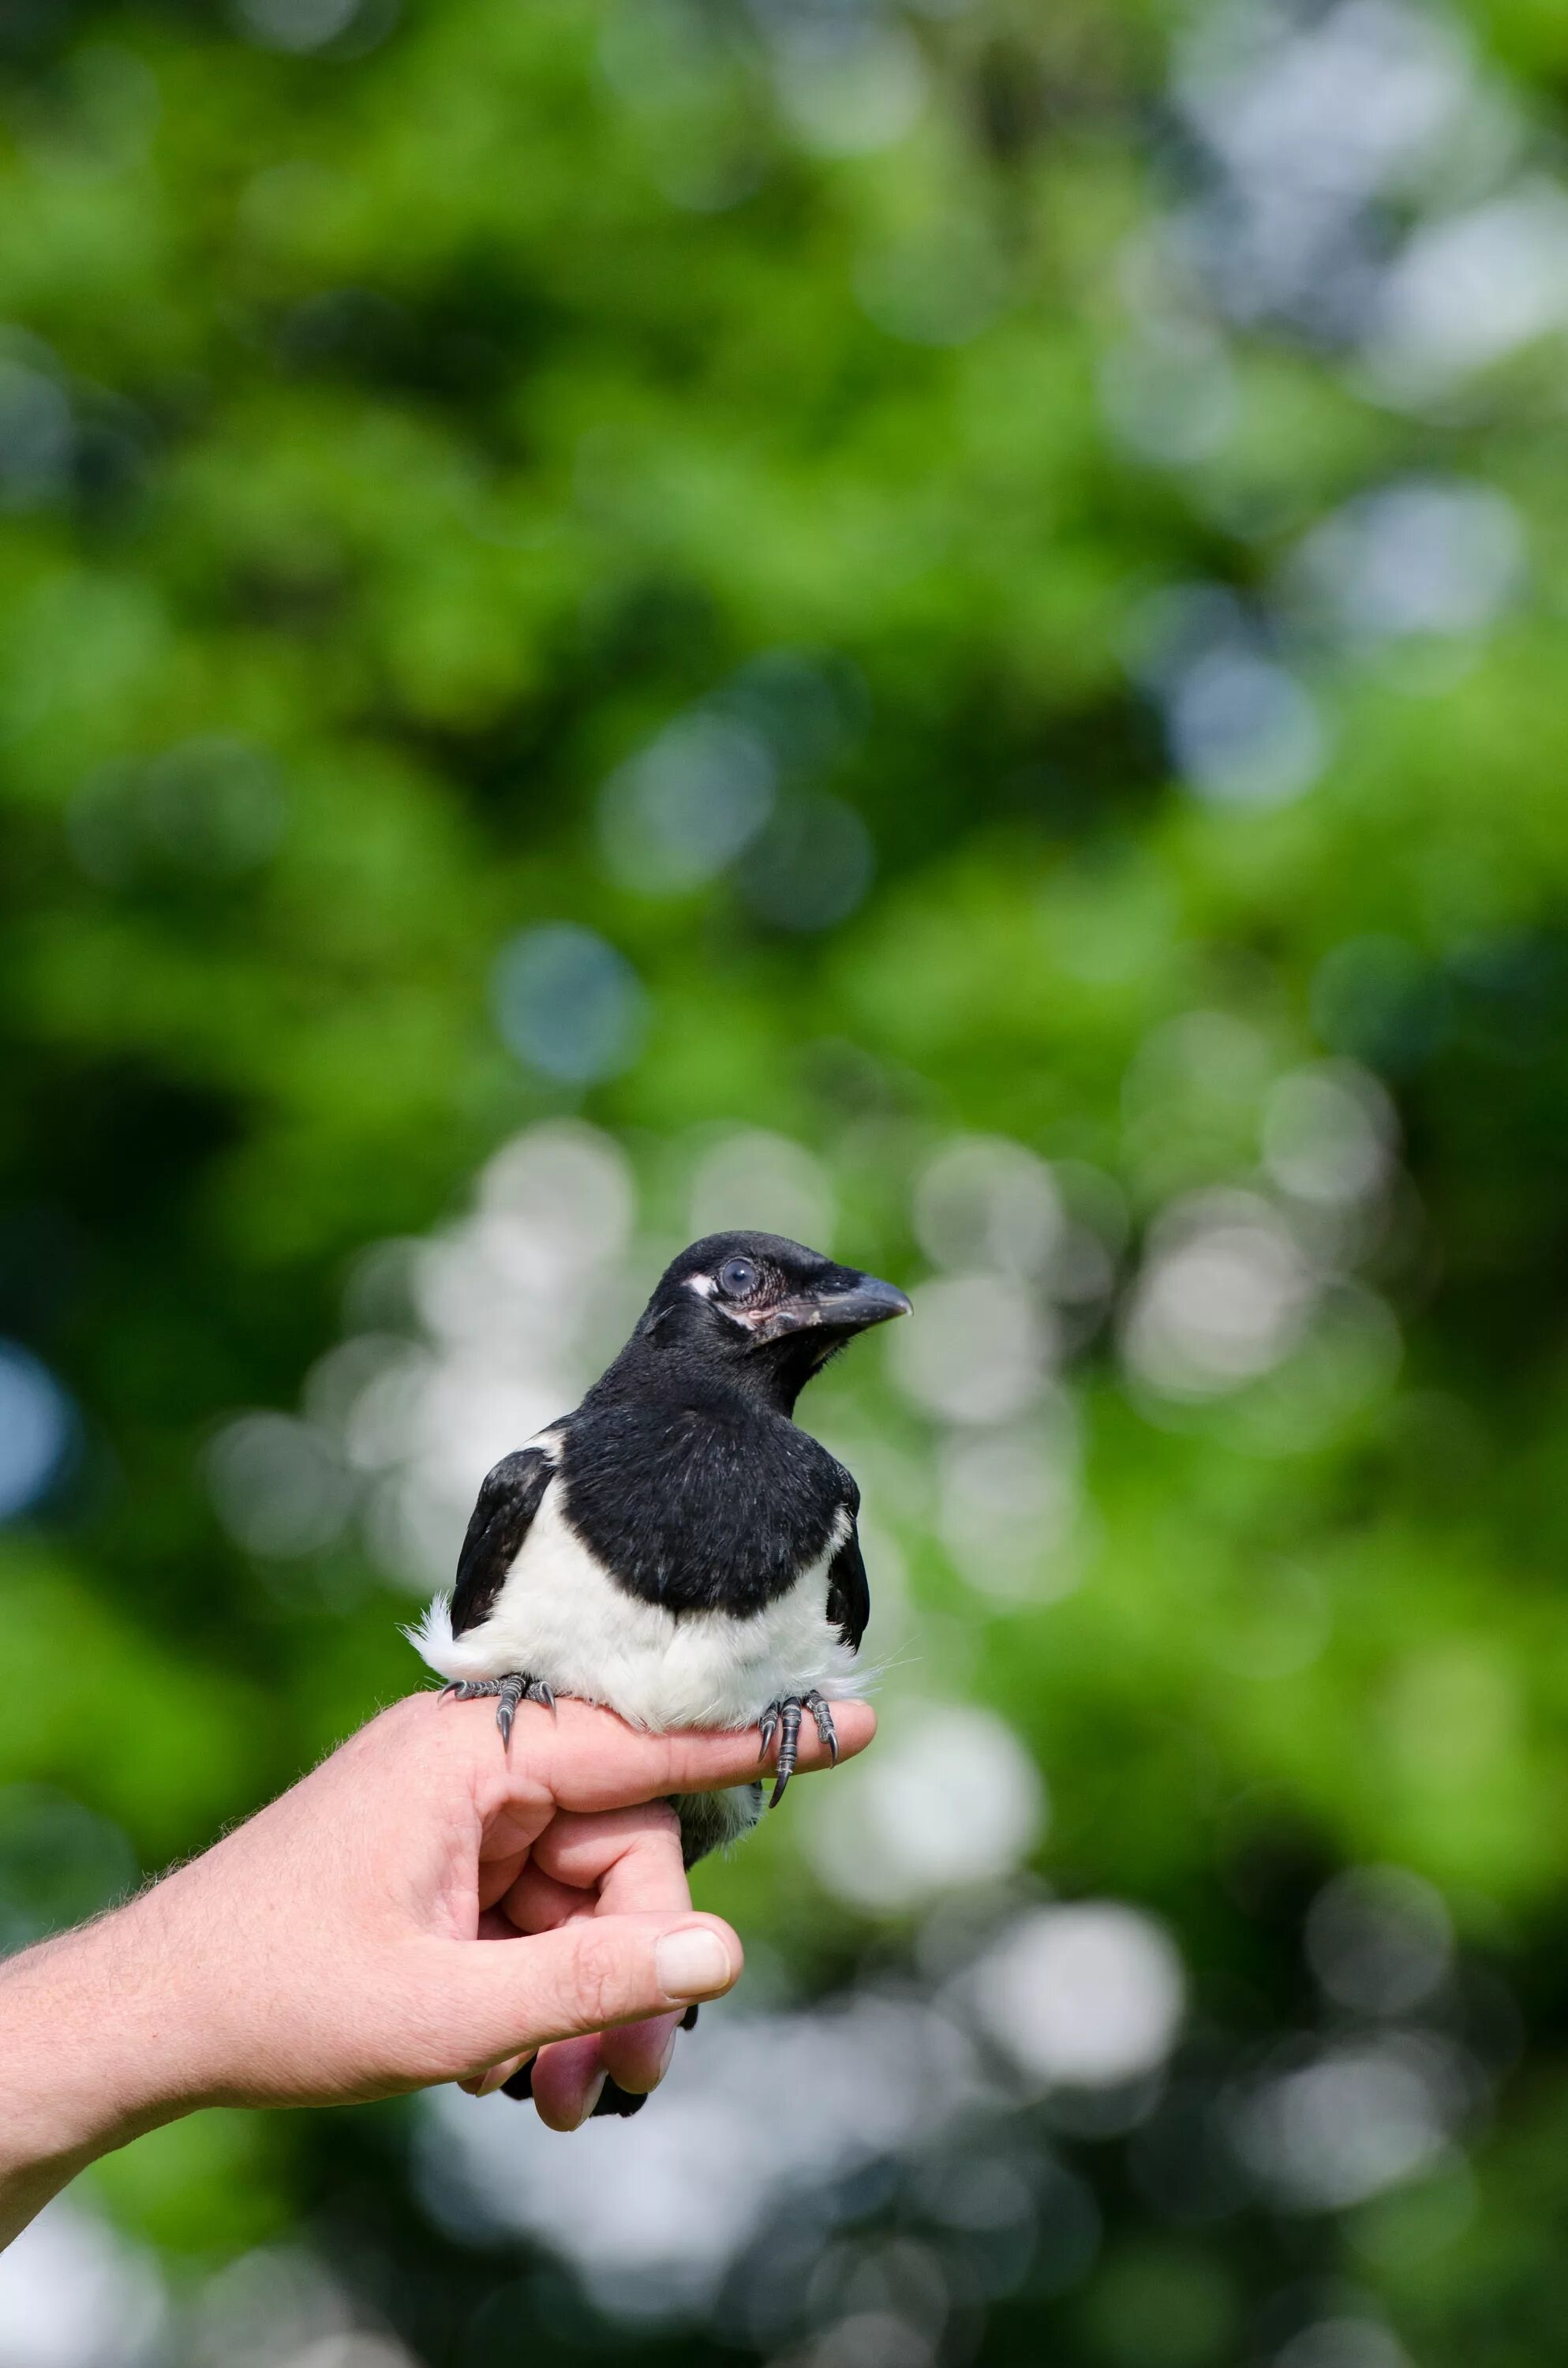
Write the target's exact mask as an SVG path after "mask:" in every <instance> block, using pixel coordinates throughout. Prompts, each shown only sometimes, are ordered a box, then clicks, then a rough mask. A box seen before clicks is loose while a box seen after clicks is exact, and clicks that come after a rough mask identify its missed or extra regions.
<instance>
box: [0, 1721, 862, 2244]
mask: <svg viewBox="0 0 1568 2368" xmlns="http://www.w3.org/2000/svg"><path fill="white" fill-rule="evenodd" d="M835 1718H836V1721H837V1725H838V1736H839V1745H840V1756H841V1757H846V1758H847V1757H849V1756H850V1755H852V1754H853V1753H855V1752H858V1751H861V1750H863V1749H864V1748H865V1747H866V1745H867V1744H868V1743H869V1741H870V1739H871V1735H872V1732H873V1730H874V1726H875V1721H874V1719H873V1717H872V1714H871V1712H870V1710H869V1707H868V1706H867V1705H866V1704H865V1703H863V1702H845V1703H842V1704H838V1705H835ZM826 1759H827V1753H826V1751H825V1749H824V1747H823V1746H822V1745H821V1744H820V1742H818V1741H817V1740H816V1739H815V1738H814V1737H807V1738H803V1739H802V1743H801V1762H800V1764H801V1769H802V1770H807V1769H810V1768H813V1767H816V1768H820V1767H822V1766H824V1765H825V1764H826ZM756 1773H757V1737H756V1730H755V1728H754V1729H752V1730H751V1731H750V1732H748V1733H744V1734H735V1735H728V1734H725V1735H709V1734H681V1735H663V1736H659V1735H643V1734H641V1733H639V1732H637V1731H636V1730H635V1729H633V1728H631V1727H629V1726H627V1725H623V1723H622V1722H621V1721H620V1720H619V1718H617V1717H616V1716H615V1715H614V1714H613V1713H611V1712H609V1711H605V1710H597V1709H593V1708H591V1707H590V1706H589V1705H588V1704H586V1703H585V1702H560V1703H559V1704H558V1706H557V1708H556V1710H555V1712H554V1713H551V1712H550V1711H547V1710H544V1709H542V1708H539V1707H536V1706H528V1707H527V1708H525V1710H524V1711H523V1712H522V1713H521V1714H520V1715H519V1717H518V1719H517V1725H516V1726H515V1728H514V1729H513V1733H512V1741H511V1748H510V1750H509V1751H506V1750H504V1749H503V1747H502V1743H501V1737H500V1736H499V1735H498V1733H497V1732H496V1726H495V1720H494V1712H493V1709H492V1707H491V1706H490V1705H489V1704H487V1703H485V1702H466V1703H457V1702H445V1701H443V1700H441V1699H440V1698H439V1697H438V1696H437V1695H435V1694H420V1695H415V1697H413V1699H412V1700H410V1701H407V1702H398V1703H397V1704H395V1705H394V1707H393V1708H392V1709H391V1710H387V1711H383V1712H382V1713H381V1715H380V1717H378V1718H374V1719H372V1720H371V1721H370V1723H369V1725H368V1726H365V1727H361V1728H360V1730H359V1732H358V1734H357V1735H355V1736H350V1738H349V1740H348V1741H347V1743H345V1744H344V1745H342V1747H341V1748H339V1749H338V1750H336V1751H335V1752H334V1753H333V1754H332V1756H331V1758H330V1759H325V1760H324V1761H323V1762H322V1764H321V1766H320V1767H319V1768H316V1769H313V1770H312V1772H311V1773H310V1774H309V1775H308V1776H306V1777H304V1778H303V1779H302V1780H301V1782H299V1783H298V1784H295V1785H293V1786H292V1787H291V1788H290V1791H288V1792H287V1793H283V1794H281V1795H280V1797H279V1798H278V1800H276V1801H273V1802H272V1803H270V1804H268V1806H267V1807H266V1808H265V1809H262V1810H261V1811H259V1812H258V1814H257V1815H256V1816H254V1817H252V1818H251V1819H250V1820H249V1821H248V1823H246V1824H245V1825H243V1826H241V1827H238V1828H236V1830H235V1831H234V1832H233V1833H232V1834H228V1835H225V1836H224V1838H223V1839H222V1841H220V1842H217V1843H215V1844H214V1846H213V1847H212V1849H210V1850H207V1851H206V1852H204V1853H203V1855H202V1856H201V1857H199V1858H198V1859H193V1860H192V1861H190V1862H189V1863H188V1864H187V1865H185V1866H182V1867H178V1868H176V1870H175V1872H174V1873H172V1874H167V1875H165V1877H164V1879H163V1880H162V1882H160V1883H157V1884H153V1886H152V1888H151V1889H150V1890H148V1891H145V1892H143V1893H142V1894H141V1895H140V1896H138V1897H137V1898H135V1899H133V1900H131V1901H130V1902H128V1904H127V1905H126V1906H125V1907H119V1908H116V1909H114V1910H113V1911H112V1912H111V1913H110V1914H108V1915H107V1916H103V1917H100V1918H98V1919H97V1921H96V1922H94V1923H92V1924H88V1925H85V1926H83V1927H82V1928H81V1929H80V1930H77V1931H74V1932H68V1933H65V1934H62V1936H61V1937H60V1938H59V1939H58V1940H55V1941H44V1942H42V1943H41V1944H40V1946H39V1947H37V1948H35V1949H29V1950H27V1951H26V1952H23V1954H22V1955H20V1956H18V1957H14V1958H12V1959H10V1960H9V1961H7V1962H6V1964H3V1965H0V2246H4V2245H5V2244H6V2243H8V2242H9V2241H10V2239H11V2237H14V2236H15V2235H16V2234H17V2230H18V2229H20V2228H22V2227H24V2226H26V2224H27V2223H28V2220H30V2219H31V2218H32V2216H33V2214H35V2213H36V2212H38V2211H39V2210H40V2208H41V2206H42V2205H43V2204H44V2203H47V2202H48V2201H49V2198H50V2197H51V2195H53V2194H55V2193H56V2192H58V2190H59V2189H61V2188H62V2187H63V2186H64V2185H65V2184H66V2182H67V2180H71V2179H73V2178H74V2176H75V2174H76V2172H77V2171H79V2170H81V2169H84V2168H85V2165H86V2164H88V2163H89V2162H92V2161H93V2160H94V2159H95V2158H96V2157H97V2156H99V2155H102V2154H108V2153H110V2152H112V2150H113V2149H114V2148H115V2147H116V2146H123V2145H125V2143H126V2142H127V2140H129V2139H131V2138H133V2137H137V2136H140V2135H142V2132H143V2131H146V2130H149V2129H153V2128H155V2127H156V2126H157V2125H158V2124H159V2123H164V2122H169V2121H173V2120H175V2119H176V2118H177V2117H178V2116H179V2115H180V2114H182V2113H187V2112H195V2111H197V2110H198V2109H199V2107H202V2106H206V2105H255V2106H261V2105H329V2104H341V2103H346V2102H347V2101H350V2100H365V2099H369V2098H375V2097H390V2096H397V2095H401V2094H403V2093H405V2092H406V2091H408V2090H410V2089H423V2088H427V2087H430V2086H432V2085H433V2084H435V2083H437V2082H440V2081H445V2080H455V2081H458V2082H460V2084H461V2085H462V2086H463V2087H464V2088H466V2089H471V2090H472V2091H474V2092H476V2093H480V2094H483V2093H485V2092H486V2091H488V2090H489V2089H494V2088H498V2087H499V2086H500V2084H501V2082H502V2081H503V2080H505V2079H506V2078H509V2077H510V2075H511V2074H512V2073H513V2072H514V2071H516V2070H517V2068H518V2067H519V2066H521V2065H523V2064H525V2063H527V2062H528V2059H529V2057H530V2056H532V2057H534V2059H535V2061H534V2075H533V2093H534V2110H535V2111H537V2112H538V2114H539V2116H540V2120H541V2121H543V2122H544V2123H546V2124H547V2125H548V2126H549V2127H550V2128H551V2129H554V2130H574V2129H576V2128H577V2127H579V2126H580V2124H581V2123H582V2122H583V2121H585V2119H586V2117H587V2115H588V2113H589V2112H591V2110H592V2107H593V2104H594V2101H595V2100H596V2098H597V2094H598V2089H599V2086H600V2083H601V2081H602V2078H603V2077H604V2075H605V2074H606V2073H607V2072H608V2073H610V2074H612V2075H613V2076H614V2078H616V2080H618V2081H619V2084H620V2086H621V2087H622V2088H623V2089H628V2090H631V2091H633V2092H641V2091H646V2090H648V2089H653V2088H655V2087H656V2086H657V2084H658V2082H659V2081H660V2080H661V2079H662V2078H663V2077H664V2073H665V2067H666V2066H667V2064H668V2062H669V2058H670V2055H671V2054H672V2052H673V2049H674V2044H675V2036H676V2030H677V2028H678V2025H679V2022H680V2019H681V2016H682V2015H683V2013H684V2012H685V2011H686V2009H687V2007H688V2006H689V2005H690V2004H692V2003H693V2002H694V2001H696V2000H699V1999H702V1998H718V1997H720V1996H721V1995H722V1993H723V1992H724V1991H725V1990H727V1989H730V1988H732V1987H733V1985H734V1984H735V1982H736V1981H737V1980H738V1979H739V1978H740V1974H741V1967H742V1954H741V1944H740V1941H739V1940H738V1939H737V1938H736V1936H735V1934H734V1933H733V1931H732V1930H731V1929H730V1927H729V1926H728V1925H727V1924H725V1923H723V1922H722V1920H721V1919H720V1918H718V1917H716V1916H700V1915H698V1914H697V1913H696V1912H695V1911H694V1910H693V1908H692V1906H691V1895H690V1892H689V1890H688V1888H687V1879H686V1874H685V1872H684V1870H683V1869H682V1866H681V1861H680V1838H679V1834H678V1831H677V1828H676V1819H675V1814H674V1812H673V1810H671V1809H670V1808H669V1807H668V1806H667V1805H666V1802H665V1796H666V1795H668V1794H670V1793H700V1792H709V1791H715V1790H719V1789H721V1788H722V1787H723V1786H725V1785H731V1784H741V1783H746V1782H750V1780H751V1779H752V1778H753V1777H755V1776H756ZM497 1944H499V1945H497ZM687 2044H698V2043H697V2042H695V2041H690V2042H687ZM528 2110H529V2109H528V2106H526V2105H522V2106H519V2107H517V2111H519V2112H528Z"/></svg>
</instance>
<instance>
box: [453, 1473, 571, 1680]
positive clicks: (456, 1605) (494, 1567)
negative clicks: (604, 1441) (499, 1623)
mask: <svg viewBox="0 0 1568 2368" xmlns="http://www.w3.org/2000/svg"><path fill="white" fill-rule="evenodd" d="M554 1477H555V1465H554V1464H553V1463H552V1462H551V1459H550V1457H549V1456H548V1455H546V1454H545V1453H544V1452H543V1451H542V1449H540V1448H538V1447H520V1448H519V1449H518V1450H517V1453H516V1454H515V1455H504V1456H503V1457H502V1459H501V1461H500V1463H497V1464H496V1466H495V1468H494V1471H493V1472H488V1473H486V1474H485V1476H484V1480H483V1485H482V1486H481V1488H480V1491H479V1502H478V1503H477V1505H475V1507H474V1508H473V1519H472V1520H471V1521H470V1523H469V1525H468V1535H467V1537H466V1538H464V1540H463V1544H462V1552H461V1554H459V1556H458V1576H457V1583H456V1585H455V1586H454V1587H453V1588H452V1634H453V1635H454V1636H460V1635H461V1634H463V1632H464V1630H465V1629H468V1628H477V1627H478V1625H479V1623H480V1622H481V1621H482V1620H484V1619H487V1618H488V1616H489V1614H490V1613H491V1611H494V1606H495V1599H496V1597H497V1596H498V1595H499V1594H500V1592H501V1584H502V1581H503V1580H504V1579H505V1577H506V1573H507V1572H508V1571H509V1570H510V1569H511V1567H512V1565H513V1563H514V1561H515V1560H516V1559H517V1549H518V1547H519V1546H520V1545H521V1544H522V1543H523V1540H524V1539H525V1538H526V1537H527V1536H528V1525H529V1523H530V1522H531V1521H532V1520H533V1517H534V1515H535V1514H536V1513H537V1512H538V1510H539V1508H540V1503H541V1501H542V1499H543V1497H544V1492H545V1490H546V1489H547V1488H548V1487H549V1486H550V1484H551V1480H553V1478H554Z"/></svg>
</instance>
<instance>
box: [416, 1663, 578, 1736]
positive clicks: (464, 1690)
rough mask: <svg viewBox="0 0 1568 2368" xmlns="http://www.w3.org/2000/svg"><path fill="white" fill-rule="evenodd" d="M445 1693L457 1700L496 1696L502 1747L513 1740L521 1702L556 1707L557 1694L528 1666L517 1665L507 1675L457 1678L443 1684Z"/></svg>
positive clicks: (497, 1722)
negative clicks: (489, 1695)
mask: <svg viewBox="0 0 1568 2368" xmlns="http://www.w3.org/2000/svg"><path fill="white" fill-rule="evenodd" d="M441 1691H442V1693H443V1694H450V1695H451V1696H452V1698H453V1700H454V1701H455V1702H477V1701H478V1699H479V1697H480V1696H481V1695H482V1694H494V1696H495V1724H496V1725H497V1726H498V1727H499V1728H500V1730H501V1742H502V1747H503V1748H505V1747H506V1745H507V1744H509V1743H510V1742H511V1740H512V1721H513V1720H514V1719H515V1718H516V1717H517V1704H518V1703H519V1702H542V1703H543V1704H544V1706H545V1708H546V1710H553V1709H554V1708H555V1695H554V1693H553V1691H551V1688H550V1687H549V1686H547V1685H546V1684H545V1682H544V1679H542V1678H530V1677H529V1676H528V1673H527V1671H526V1670H524V1669H513V1670H512V1671H511V1672H510V1673H509V1674H508V1675H507V1676H506V1677H504V1678H455V1679H453V1681H452V1683H451V1684H450V1685H449V1686H443V1687H442V1689H441Z"/></svg>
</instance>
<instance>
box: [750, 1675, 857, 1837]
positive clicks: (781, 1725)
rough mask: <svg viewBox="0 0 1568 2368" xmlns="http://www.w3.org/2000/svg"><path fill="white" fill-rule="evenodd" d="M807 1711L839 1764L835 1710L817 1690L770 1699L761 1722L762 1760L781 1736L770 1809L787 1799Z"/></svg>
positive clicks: (834, 1759) (759, 1754) (759, 1723)
mask: <svg viewBox="0 0 1568 2368" xmlns="http://www.w3.org/2000/svg"><path fill="white" fill-rule="evenodd" d="M807 1711H810V1712H811V1714H812V1719H813V1720H814V1721H815V1724H816V1730H817V1733H818V1735H819V1736H821V1738H822V1740H823V1742H824V1744H825V1745H826V1747H827V1752H828V1757H829V1759H831V1760H832V1762H833V1765H834V1766H835V1768H836V1767H837V1765H838V1731H837V1729H836V1728H835V1725H834V1724H833V1712H832V1710H831V1709H830V1708H829V1706H828V1704H827V1703H826V1702H824V1699H823V1697H822V1695H821V1694H819V1693H818V1692H816V1691H815V1690H814V1689H813V1690H812V1692H810V1693H808V1694H784V1695H781V1696H780V1698H779V1700H778V1702H769V1703H768V1705H767V1709H766V1710H765V1711H764V1712H763V1713H762V1716H761V1717H760V1718H759V1719H758V1721H757V1727H758V1730H759V1732H760V1734H761V1736H762V1748H761V1750H760V1751H759V1752H758V1753H757V1759H758V1761H759V1762H761V1761H762V1760H765V1759H767V1755H768V1753H769V1751H770V1750H771V1749H772V1748H773V1738H774V1736H778V1763H777V1765H778V1774H777V1781H776V1782H775V1783H774V1787H773V1793H772V1797H771V1798H770V1800H769V1801H768V1804H767V1805H768V1807H769V1808H770V1809H776V1808H777V1807H778V1804H779V1802H780V1801H781V1800H782V1799H783V1798H784V1790H785V1787H786V1785H787V1784H788V1783H789V1782H790V1777H791V1776H792V1775H793V1774H794V1772H795V1760H796V1756H797V1754H798V1752H799V1750H800V1746H801V1719H802V1718H803V1717H804V1715H805V1713H806V1712H807Z"/></svg>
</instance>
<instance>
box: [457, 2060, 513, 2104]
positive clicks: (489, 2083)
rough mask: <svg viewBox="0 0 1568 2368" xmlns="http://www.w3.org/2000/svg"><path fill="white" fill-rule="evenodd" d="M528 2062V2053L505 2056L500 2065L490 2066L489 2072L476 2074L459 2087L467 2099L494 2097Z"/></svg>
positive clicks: (460, 2082) (460, 2083) (461, 2081)
mask: <svg viewBox="0 0 1568 2368" xmlns="http://www.w3.org/2000/svg"><path fill="white" fill-rule="evenodd" d="M527 2062H528V2055H527V2053H526V2052H525V2053H524V2054H523V2055H506V2056H503V2057H502V2059H501V2061H500V2063H499V2064H493V2065H492V2066H490V2069H489V2071H488V2072H475V2073H474V2074H473V2075H472V2078H469V2079H467V2080H460V2081H459V2082H458V2087H459V2088H460V2089H461V2090H462V2092H463V2094H464V2095H465V2096H467V2097H490V2096H494V2093H495V2090H496V2089H504V2088H505V2087H506V2083H507V2081H508V2080H509V2079H510V2078H511V2077H512V2075H513V2073H514V2072H520V2071H521V2070H522V2068H523V2066H524V2065H525V2064H526V2063H527Z"/></svg>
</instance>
